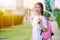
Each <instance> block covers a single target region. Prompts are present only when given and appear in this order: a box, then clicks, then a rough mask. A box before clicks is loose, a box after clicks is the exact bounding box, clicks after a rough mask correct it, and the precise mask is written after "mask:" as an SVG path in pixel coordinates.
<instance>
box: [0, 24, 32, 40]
mask: <svg viewBox="0 0 60 40" xmlns="http://www.w3.org/2000/svg"><path fill="white" fill-rule="evenodd" d="M31 30H32V28H31V25H30V24H21V25H17V26H12V28H5V29H1V31H0V36H5V37H6V38H5V39H1V40H29V38H30V37H31Z"/></svg>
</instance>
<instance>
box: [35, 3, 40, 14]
mask: <svg viewBox="0 0 60 40" xmlns="http://www.w3.org/2000/svg"><path fill="white" fill-rule="evenodd" d="M35 12H36V13H37V14H39V13H41V7H40V6H39V5H38V4H36V5H35Z"/></svg>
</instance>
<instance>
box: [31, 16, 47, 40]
mask: <svg viewBox="0 0 60 40" xmlns="http://www.w3.org/2000/svg"><path fill="white" fill-rule="evenodd" d="M38 18H40V19H42V25H43V26H44V27H45V28H47V20H46V18H45V17H44V16H39V17H38V16H34V17H33V20H32V27H33V28H32V40H42V38H43V37H42V35H40V34H41V28H40V25H39V24H38V21H37V20H38Z"/></svg>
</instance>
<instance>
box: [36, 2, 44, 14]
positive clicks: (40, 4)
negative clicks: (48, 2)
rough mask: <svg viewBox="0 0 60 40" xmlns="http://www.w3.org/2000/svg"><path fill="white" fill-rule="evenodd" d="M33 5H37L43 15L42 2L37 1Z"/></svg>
mask: <svg viewBox="0 0 60 40" xmlns="http://www.w3.org/2000/svg"><path fill="white" fill-rule="evenodd" d="M35 5H39V6H40V7H41V14H42V15H43V4H42V3H41V2H37V3H36V4H35Z"/></svg>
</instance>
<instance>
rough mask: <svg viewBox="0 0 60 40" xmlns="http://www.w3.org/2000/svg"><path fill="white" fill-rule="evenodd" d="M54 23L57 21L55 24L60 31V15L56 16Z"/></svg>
mask: <svg viewBox="0 0 60 40" xmlns="http://www.w3.org/2000/svg"><path fill="white" fill-rule="evenodd" d="M56 21H57V24H58V28H59V29H60V15H58V16H57V17H56Z"/></svg>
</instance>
